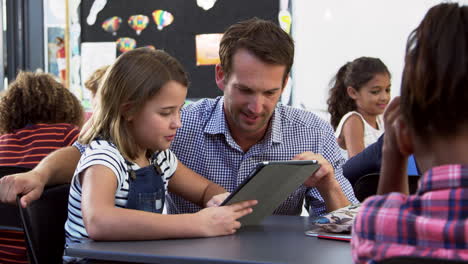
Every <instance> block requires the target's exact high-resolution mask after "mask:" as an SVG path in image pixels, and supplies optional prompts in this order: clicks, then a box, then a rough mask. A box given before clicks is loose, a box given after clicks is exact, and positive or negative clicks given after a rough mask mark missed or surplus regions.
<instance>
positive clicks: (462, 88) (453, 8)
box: [401, 3, 468, 140]
mask: <svg viewBox="0 0 468 264" xmlns="http://www.w3.org/2000/svg"><path fill="white" fill-rule="evenodd" d="M467 102H468V7H467V6H459V5H458V4H457V3H444V4H439V5H436V6H434V7H432V8H431V9H429V11H428V12H427V14H426V16H425V17H424V19H423V20H422V22H421V24H420V25H419V26H418V27H417V28H416V29H415V30H414V31H413V32H412V33H411V34H410V36H409V37H408V42H407V45H406V57H405V67H404V69H403V76H402V84H401V112H402V115H403V117H404V119H405V120H406V121H407V122H408V124H409V126H410V127H412V128H413V130H414V131H415V133H416V134H417V135H418V136H420V137H422V138H423V139H426V140H430V139H431V138H432V137H443V138H448V137H451V136H454V135H457V133H460V130H461V129H464V128H466V127H467V123H468V108H467V107H466V104H467Z"/></svg>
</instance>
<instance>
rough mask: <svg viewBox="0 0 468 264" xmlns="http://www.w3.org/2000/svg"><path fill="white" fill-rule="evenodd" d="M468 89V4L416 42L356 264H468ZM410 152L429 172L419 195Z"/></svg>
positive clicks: (432, 14)
mask: <svg viewBox="0 0 468 264" xmlns="http://www.w3.org/2000/svg"><path fill="white" fill-rule="evenodd" d="M467 88H468V6H461V7H460V6H459V5H458V4H456V3H443V4H439V5H436V6H434V7H432V8H431V9H430V10H429V11H428V13H427V14H426V16H425V17H424V19H423V20H422V22H421V23H420V25H419V26H418V27H417V28H416V29H415V30H414V31H413V32H412V33H411V34H410V36H409V38H408V43H407V45H406V57H405V67H404V70H403V79H402V87H401V98H395V99H394V100H393V101H392V102H391V103H390V105H389V106H388V109H387V110H386V112H385V116H384V121H385V136H384V142H383V151H382V155H383V156H382V159H383V160H382V169H381V174H380V180H379V187H378V192H377V193H378V194H380V195H378V196H373V197H369V198H367V200H366V201H365V202H364V203H363V205H362V206H361V208H360V212H359V214H358V215H357V217H356V220H355V222H354V227H353V238H352V242H351V245H352V250H353V251H352V252H353V253H352V254H353V259H354V261H355V262H357V263H380V261H381V260H383V259H387V258H390V257H395V256H419V257H427V258H442V259H464V260H468V249H467V248H468V242H467V241H468V236H467V230H468V206H467V201H468V147H467V146H468V108H467V107H466V103H467V102H468V93H467ZM410 154H414V156H415V159H416V160H417V161H418V165H419V168H420V169H421V172H422V173H424V174H423V176H422V177H421V179H420V183H419V187H418V190H417V192H416V194H415V195H408V180H407V179H408V177H407V172H406V169H405V168H406V162H407V159H408V156H409V155H410ZM411 262H412V263H424V260H413V261H411ZM439 262H440V263H443V262H444V261H443V260H440V261H439ZM395 263H397V262H396V261H395Z"/></svg>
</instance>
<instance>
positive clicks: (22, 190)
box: [0, 147, 81, 207]
mask: <svg viewBox="0 0 468 264" xmlns="http://www.w3.org/2000/svg"><path fill="white" fill-rule="evenodd" d="M80 156H81V154H80V152H79V151H78V149H77V148H75V147H65V148H62V149H59V150H56V151H54V152H52V153H51V154H49V155H48V156H47V157H45V158H44V159H43V160H42V161H41V162H40V163H39V164H38V165H37V166H36V167H35V168H34V169H33V170H31V171H29V172H25V173H18V174H13V175H9V176H5V177H3V178H1V179H0V202H2V203H14V202H15V200H16V196H17V195H18V194H23V197H22V198H21V205H22V206H23V207H26V206H27V205H28V204H29V203H30V202H32V201H34V200H37V199H38V198H39V197H40V196H41V194H42V191H43V190H44V186H45V185H54V184H63V183H69V182H70V181H71V179H72V177H73V172H74V171H75V168H76V165H77V164H78V161H79V160H80Z"/></svg>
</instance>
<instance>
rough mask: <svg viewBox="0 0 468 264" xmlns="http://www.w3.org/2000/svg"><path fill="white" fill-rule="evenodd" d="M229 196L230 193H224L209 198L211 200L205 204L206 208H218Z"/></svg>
mask: <svg viewBox="0 0 468 264" xmlns="http://www.w3.org/2000/svg"><path fill="white" fill-rule="evenodd" d="M230 194H231V193H230V192H225V193H221V194H218V195H215V196H213V197H211V199H210V200H209V201H208V202H207V203H206V207H216V206H220V205H221V204H222V203H223V202H224V200H226V198H227V197H228V196H229V195H230Z"/></svg>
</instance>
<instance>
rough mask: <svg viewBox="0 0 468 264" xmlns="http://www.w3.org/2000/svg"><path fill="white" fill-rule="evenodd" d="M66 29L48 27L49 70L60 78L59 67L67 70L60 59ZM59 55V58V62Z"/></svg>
mask: <svg viewBox="0 0 468 264" xmlns="http://www.w3.org/2000/svg"><path fill="white" fill-rule="evenodd" d="M64 32H65V29H64V28H63V27H58V26H52V27H47V58H48V59H47V69H48V71H49V72H50V73H51V74H53V75H55V76H57V78H59V76H60V75H59V66H61V68H63V69H62V70H65V66H66V65H65V64H63V63H64V62H62V61H61V60H62V59H64V58H60V55H61V52H60V51H61V50H60V49H61V48H63V45H62V46H60V45H61V44H60V43H63V39H64ZM57 55H59V58H58V60H57ZM59 64H60V65H59Z"/></svg>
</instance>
